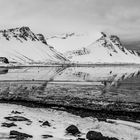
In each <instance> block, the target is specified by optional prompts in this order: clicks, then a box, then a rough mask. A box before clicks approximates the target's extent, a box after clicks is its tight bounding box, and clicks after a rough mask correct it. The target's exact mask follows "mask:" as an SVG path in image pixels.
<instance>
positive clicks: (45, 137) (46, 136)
mask: <svg viewBox="0 0 140 140" xmlns="http://www.w3.org/2000/svg"><path fill="white" fill-rule="evenodd" d="M42 137H43V138H44V139H47V138H52V137H53V136H52V135H42Z"/></svg>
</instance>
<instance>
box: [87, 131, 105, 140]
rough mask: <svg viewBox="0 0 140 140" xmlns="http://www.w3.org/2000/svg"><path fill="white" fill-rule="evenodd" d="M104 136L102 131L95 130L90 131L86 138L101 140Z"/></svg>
mask: <svg viewBox="0 0 140 140" xmlns="http://www.w3.org/2000/svg"><path fill="white" fill-rule="evenodd" d="M102 137H103V135H102V133H100V132H95V131H89V132H88V133H87V135H86V138H87V139H88V140H101V138H102Z"/></svg>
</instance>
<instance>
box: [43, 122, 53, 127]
mask: <svg viewBox="0 0 140 140" xmlns="http://www.w3.org/2000/svg"><path fill="white" fill-rule="evenodd" d="M42 126H49V127H50V126H51V124H50V123H49V122H48V121H45V122H43V123H42Z"/></svg>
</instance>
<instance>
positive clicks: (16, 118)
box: [4, 116, 31, 122]
mask: <svg viewBox="0 0 140 140" xmlns="http://www.w3.org/2000/svg"><path fill="white" fill-rule="evenodd" d="M4 118H5V119H6V120H9V121H28V122H31V120H29V119H27V118H25V117H22V116H10V117H4Z"/></svg>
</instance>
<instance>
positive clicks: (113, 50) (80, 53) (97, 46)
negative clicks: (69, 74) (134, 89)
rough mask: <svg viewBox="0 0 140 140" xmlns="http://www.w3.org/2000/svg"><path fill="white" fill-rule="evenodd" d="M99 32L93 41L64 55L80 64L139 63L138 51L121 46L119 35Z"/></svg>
mask: <svg viewBox="0 0 140 140" xmlns="http://www.w3.org/2000/svg"><path fill="white" fill-rule="evenodd" d="M101 34H102V36H101V37H100V38H99V39H98V40H96V41H95V42H94V43H92V44H90V45H88V46H87V47H82V48H81V49H77V50H73V51H68V52H66V53H65V56H67V58H69V59H70V60H71V61H73V62H76V63H82V64H91V63H92V64H93V63H102V64H104V63H109V64H116V63H117V64H120V63H140V56H139V53H138V52H136V51H133V50H128V49H126V48H125V47H124V46H122V44H121V41H120V39H119V37H117V36H115V35H110V36H108V35H106V34H105V33H103V32H102V33H101Z"/></svg>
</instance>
